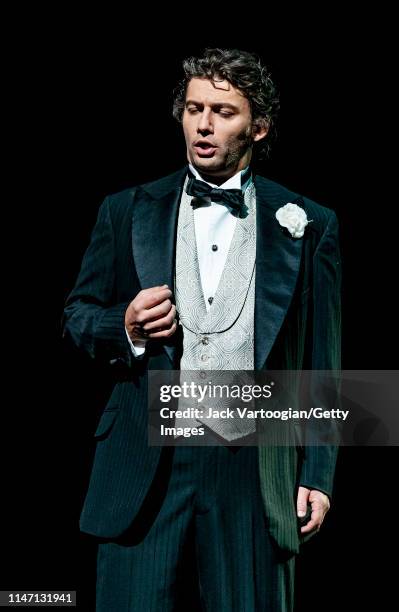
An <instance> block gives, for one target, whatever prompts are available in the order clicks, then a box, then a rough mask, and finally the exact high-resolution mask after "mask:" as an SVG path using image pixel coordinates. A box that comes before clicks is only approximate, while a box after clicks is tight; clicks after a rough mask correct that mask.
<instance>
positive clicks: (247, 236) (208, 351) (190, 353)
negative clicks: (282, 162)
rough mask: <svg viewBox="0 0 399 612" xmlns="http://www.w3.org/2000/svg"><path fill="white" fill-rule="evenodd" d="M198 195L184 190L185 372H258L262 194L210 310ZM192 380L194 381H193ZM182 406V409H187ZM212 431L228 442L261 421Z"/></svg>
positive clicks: (180, 287)
mask: <svg viewBox="0 0 399 612" xmlns="http://www.w3.org/2000/svg"><path fill="white" fill-rule="evenodd" d="M191 200H192V196H189V195H187V193H186V191H185V189H184V190H183V194H182V199H181V203H180V209H179V218H178V227H177V243H176V268H175V297H176V308H177V312H178V314H179V319H180V324H181V325H182V328H183V354H182V358H181V363H180V369H181V370H184V371H188V370H191V371H192V370H195V371H198V376H199V374H201V375H202V378H204V374H206V370H219V371H220V370H236V371H240V370H253V368H254V309H255V256H256V194H255V187H254V185H253V183H250V185H249V186H248V187H247V189H246V191H245V194H244V200H245V205H246V207H247V209H248V215H247V216H246V217H245V218H244V219H240V218H238V219H237V223H236V227H235V230H234V234H233V237H232V240H231V244H230V249H229V252H228V255H227V259H226V264H225V266H224V269H223V272H222V275H221V278H220V282H219V285H218V287H217V291H216V293H215V295H214V298H213V302H212V305H211V306H210V308H209V310H207V308H206V304H205V299H204V295H203V291H202V285H201V277H200V270H199V263H198V254H197V245H196V238H195V226H194V210H193V207H192V206H191ZM191 379H192V378H191ZM183 407H184V404H183V402H180V405H179V408H183ZM203 422H205V423H206V425H207V426H208V427H210V428H211V429H213V430H214V431H215V432H216V433H218V434H219V435H220V436H222V437H223V438H225V439H227V440H234V439H236V438H240V437H242V436H245V435H248V434H249V433H252V432H253V431H255V422H254V421H250V420H247V419H246V420H243V419H237V418H235V419H232V418H226V419H220V418H215V419H213V420H212V419H207V420H206V421H203ZM176 425H177V426H179V427H185V426H191V427H193V426H198V425H199V423H198V421H197V420H195V419H185V420H184V419H179V421H178V422H176Z"/></svg>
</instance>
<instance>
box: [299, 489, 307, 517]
mask: <svg viewBox="0 0 399 612" xmlns="http://www.w3.org/2000/svg"><path fill="white" fill-rule="evenodd" d="M309 494H310V489H307V488H306V487H299V488H298V495H297V502H296V509H297V515H298V516H305V514H306V510H307V507H308V499H309Z"/></svg>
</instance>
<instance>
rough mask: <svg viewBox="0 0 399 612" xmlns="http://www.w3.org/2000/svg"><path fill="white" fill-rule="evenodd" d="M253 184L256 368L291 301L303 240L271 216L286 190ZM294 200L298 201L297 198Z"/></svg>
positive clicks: (261, 180)
mask: <svg viewBox="0 0 399 612" xmlns="http://www.w3.org/2000/svg"><path fill="white" fill-rule="evenodd" d="M255 187H256V280H255V360H254V363H255V369H256V370H259V369H262V367H263V366H264V364H265V361H266V359H267V357H268V355H269V353H270V351H271V348H272V346H273V344H274V341H275V339H276V337H277V334H278V332H279V331H280V328H281V326H282V323H283V321H284V318H285V316H286V313H287V310H288V307H289V305H290V303H291V299H292V296H293V293H294V289H295V285H296V280H297V277H298V271H299V267H300V262H301V253H302V242H303V241H302V239H293V238H291V237H290V236H289V235H288V234H287V233H286V232H285V231H282V228H281V226H280V225H279V223H278V221H277V219H276V217H275V212H276V211H277V209H278V208H280V206H284V204H287V202H288V201H289V200H287V195H286V193H288V192H286V191H285V190H283V189H282V188H281V187H279V186H278V185H277V184H276V183H272V181H268V180H267V179H264V178H262V177H255ZM294 197H295V196H294ZM291 201H292V200H291ZM296 201H297V202H298V199H297V200H296Z"/></svg>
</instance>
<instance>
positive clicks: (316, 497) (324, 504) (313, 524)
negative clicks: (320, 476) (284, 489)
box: [297, 487, 330, 533]
mask: <svg viewBox="0 0 399 612" xmlns="http://www.w3.org/2000/svg"><path fill="white" fill-rule="evenodd" d="M308 503H309V504H310V505H311V506H312V514H311V516H310V520H309V521H308V522H307V523H306V525H304V526H303V527H301V533H311V532H317V531H319V529H320V527H321V524H322V522H323V520H324V517H325V515H326V514H327V512H328V510H329V508H330V500H329V499H328V497H327V495H326V494H325V493H322V492H321V491H317V490H316V489H314V490H310V489H307V488H306V487H299V489H298V498H297V514H298V516H299V517H302V516H305V514H306V510H307V504H308Z"/></svg>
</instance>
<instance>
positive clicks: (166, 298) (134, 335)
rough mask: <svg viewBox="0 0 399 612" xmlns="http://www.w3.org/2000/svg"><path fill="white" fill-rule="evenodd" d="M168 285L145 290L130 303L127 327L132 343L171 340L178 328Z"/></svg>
mask: <svg viewBox="0 0 399 612" xmlns="http://www.w3.org/2000/svg"><path fill="white" fill-rule="evenodd" d="M171 297H172V292H171V290H170V289H169V288H168V285H163V286H162V287H150V288H149V289H143V290H142V291H140V293H138V294H137V295H136V297H135V298H134V300H133V301H132V302H130V304H129V306H128V307H127V310H126V314H125V326H126V329H127V333H128V334H129V337H130V339H131V340H132V342H135V341H136V340H141V341H143V340H148V339H149V338H169V337H170V336H172V335H173V334H174V333H175V331H176V327H177V321H176V306H175V305H174V304H172V302H171V300H170V298H171Z"/></svg>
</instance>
